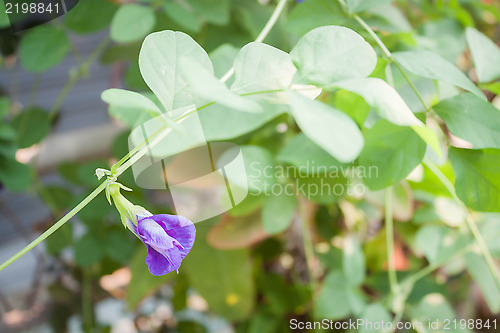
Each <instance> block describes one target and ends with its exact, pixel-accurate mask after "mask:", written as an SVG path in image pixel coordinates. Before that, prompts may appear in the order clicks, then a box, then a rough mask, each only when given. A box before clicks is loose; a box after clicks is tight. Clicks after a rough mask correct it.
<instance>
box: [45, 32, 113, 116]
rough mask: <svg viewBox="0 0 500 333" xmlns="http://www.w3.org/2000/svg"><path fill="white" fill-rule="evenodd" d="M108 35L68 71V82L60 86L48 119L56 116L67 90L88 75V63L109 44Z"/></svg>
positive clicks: (90, 63)
mask: <svg viewBox="0 0 500 333" xmlns="http://www.w3.org/2000/svg"><path fill="white" fill-rule="evenodd" d="M109 41H110V39H109V37H106V38H104V39H103V40H102V41H101V42H100V43H99V45H97V47H96V48H95V49H94V51H92V53H91V54H90V55H89V56H88V57H87V59H85V61H84V62H83V63H81V64H80V65H79V66H78V67H77V68H73V69H71V71H70V74H69V80H68V82H67V83H66V84H65V85H64V87H63V88H62V90H61V92H60V93H59V96H57V99H56V101H55V102H54V105H53V106H52V109H51V110H50V119H51V120H52V121H53V120H54V119H55V117H56V116H57V114H58V112H59V110H60V108H61V106H62V103H63V102H64V100H65V99H66V97H67V96H68V94H69V92H70V91H71V89H72V88H73V87H74V86H75V84H76V83H77V82H78V81H79V80H80V79H81V78H83V77H85V76H87V75H88V70H89V67H90V65H92V63H94V61H95V60H96V59H97V57H98V56H99V55H100V54H101V53H102V52H103V51H104V49H105V48H106V46H108V44H109Z"/></svg>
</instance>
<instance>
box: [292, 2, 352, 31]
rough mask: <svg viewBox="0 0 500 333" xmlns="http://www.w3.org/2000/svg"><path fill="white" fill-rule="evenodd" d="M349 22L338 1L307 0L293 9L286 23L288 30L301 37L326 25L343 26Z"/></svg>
mask: <svg viewBox="0 0 500 333" xmlns="http://www.w3.org/2000/svg"><path fill="white" fill-rule="evenodd" d="M346 20H347V16H346V15H345V13H344V10H343V9H342V7H341V6H340V4H339V2H338V1H330V0H307V1H303V2H302V3H299V4H298V5H297V6H295V7H294V8H293V10H292V11H291V12H290V15H289V16H288V19H287V21H286V25H285V27H286V29H287V30H288V31H290V32H292V33H294V34H297V35H299V36H302V35H304V34H305V33H306V32H308V31H310V30H312V29H314V28H318V27H321V26H325V25H333V24H335V25H342V23H344V22H345V21H346Z"/></svg>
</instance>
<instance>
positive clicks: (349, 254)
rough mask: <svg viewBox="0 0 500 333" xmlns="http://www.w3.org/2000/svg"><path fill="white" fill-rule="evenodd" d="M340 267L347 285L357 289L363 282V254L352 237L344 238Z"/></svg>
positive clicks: (359, 245)
mask: <svg viewBox="0 0 500 333" xmlns="http://www.w3.org/2000/svg"><path fill="white" fill-rule="evenodd" d="M342 267H343V271H344V276H345V279H346V281H347V283H348V284H349V285H351V286H353V287H358V286H360V285H361V284H362V283H363V281H364V280H365V277H366V263H365V254H364V253H363V249H362V248H361V244H360V243H359V240H358V239H357V238H355V237H354V236H352V235H350V236H347V237H346V238H344V243H343V259H342Z"/></svg>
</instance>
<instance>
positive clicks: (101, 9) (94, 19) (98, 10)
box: [64, 0, 118, 34]
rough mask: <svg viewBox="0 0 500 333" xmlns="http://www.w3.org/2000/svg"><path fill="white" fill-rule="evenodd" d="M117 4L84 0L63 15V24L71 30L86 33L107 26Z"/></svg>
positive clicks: (98, 0) (99, 0) (100, 0)
mask: <svg viewBox="0 0 500 333" xmlns="http://www.w3.org/2000/svg"><path fill="white" fill-rule="evenodd" d="M117 8H118V6H117V5H116V4H115V3H113V2H111V1H102V0H84V1H79V2H78V4H77V5H76V6H75V8H73V9H72V10H70V11H69V12H68V13H67V14H65V15H64V24H65V25H66V26H67V27H68V28H70V29H71V30H73V31H75V32H77V33H81V34H86V33H90V32H95V31H98V30H102V29H104V28H106V27H108V26H109V22H110V21H111V20H112V17H113V14H114V13H115V11H116V10H117Z"/></svg>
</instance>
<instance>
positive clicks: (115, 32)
mask: <svg viewBox="0 0 500 333" xmlns="http://www.w3.org/2000/svg"><path fill="white" fill-rule="evenodd" d="M155 23H156V17H155V13H154V11H153V9H152V8H151V7H149V6H141V5H138V4H133V3H131V4H126V5H122V6H120V8H119V9H118V11H117V12H116V13H115V15H114V16H113V20H112V21H111V32H110V36H111V39H112V40H114V41H115V42H118V43H130V42H134V41H136V40H140V39H142V38H144V37H145V36H146V35H147V34H148V33H150V32H151V31H152V30H153V27H154V25H155Z"/></svg>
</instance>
